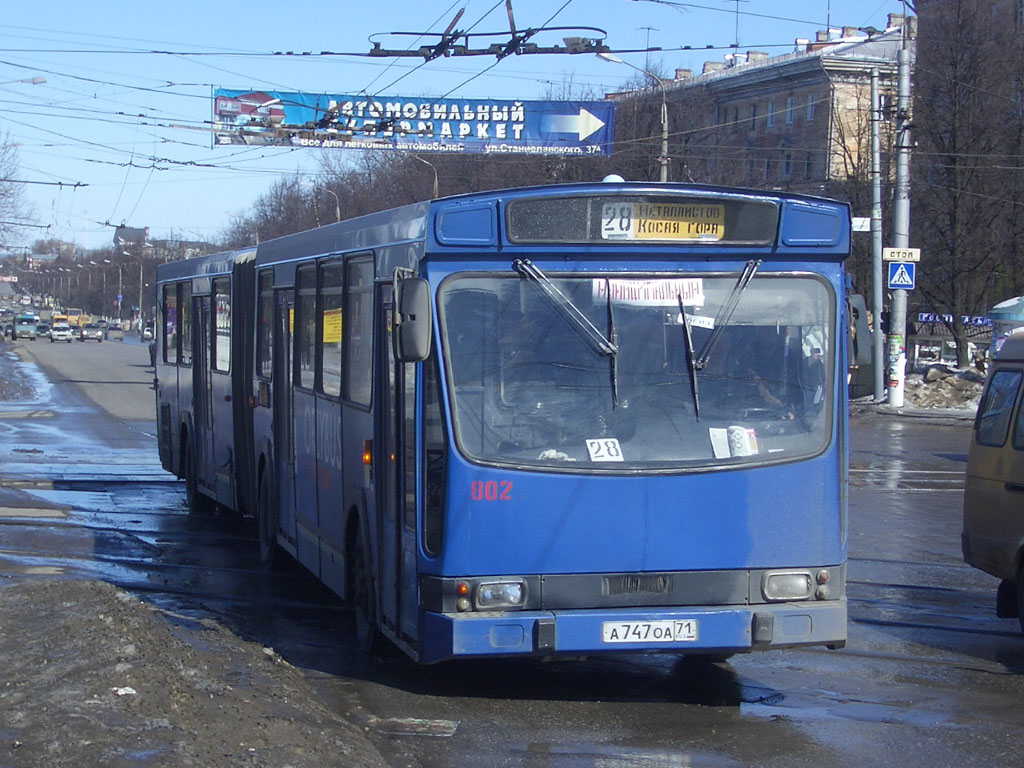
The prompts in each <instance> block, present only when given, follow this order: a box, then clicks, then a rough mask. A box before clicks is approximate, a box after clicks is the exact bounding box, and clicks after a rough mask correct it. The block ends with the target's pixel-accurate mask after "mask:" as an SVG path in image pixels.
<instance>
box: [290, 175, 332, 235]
mask: <svg viewBox="0 0 1024 768" xmlns="http://www.w3.org/2000/svg"><path fill="white" fill-rule="evenodd" d="M299 186H300V187H308V188H310V189H312V190H314V191H317V190H320V191H323V192H326V193H327V194H329V195H331V196H332V197H333V198H334V220H335V221H341V200H340V199H339V198H338V193H337V192H335V191H334V190H333V189H328V188H327V187H318V186H317V185H316V184H314V183H313V182H312V181H300V182H299ZM315 200H316V198H314V201H315ZM317 226H320V225H319V222H318V223H317Z"/></svg>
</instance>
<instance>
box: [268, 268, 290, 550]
mask: <svg viewBox="0 0 1024 768" xmlns="http://www.w3.org/2000/svg"><path fill="white" fill-rule="evenodd" d="M294 329H295V291H294V290H293V289H291V288H288V289H286V290H282V291H278V292H277V293H276V294H275V295H274V357H273V359H274V375H273V381H274V390H273V400H274V462H275V464H276V465H277V466H276V468H275V469H276V473H277V474H276V475H275V479H276V480H277V483H276V485H277V510H278V523H279V526H280V529H281V532H282V533H283V534H284V535H285V537H287V539H288V540H289V541H290V542H291V543H292V544H294V543H295V439H294V433H293V429H292V412H293V408H292V371H293V370H294V367H293V365H292V334H293V332H294Z"/></svg>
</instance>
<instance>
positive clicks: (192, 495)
mask: <svg viewBox="0 0 1024 768" xmlns="http://www.w3.org/2000/svg"><path fill="white" fill-rule="evenodd" d="M182 443H183V448H184V455H183V457H182V466H183V467H184V471H185V499H186V501H187V502H188V511H189V513H190V514H192V515H197V516H198V515H208V514H210V512H212V510H213V500H212V499H210V498H208V497H206V496H204V495H203V494H202V493H201V492H200V491H199V479H198V478H197V477H196V472H197V470H196V458H195V451H193V450H192V441H191V440H190V439H189V438H188V436H186V438H185V440H183V441H182Z"/></svg>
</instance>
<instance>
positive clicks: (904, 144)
mask: <svg viewBox="0 0 1024 768" xmlns="http://www.w3.org/2000/svg"><path fill="white" fill-rule="evenodd" d="M897 72H898V79H899V83H898V90H897V93H896V195H895V200H894V202H893V215H892V230H893V237H892V244H893V246H894V247H896V248H906V247H907V246H909V245H910V51H909V50H907V47H906V42H905V41H904V44H903V47H902V48H901V49H900V51H899V54H898V58H897ZM906 377H907V292H906V291H905V290H902V289H899V288H897V289H893V292H892V309H891V312H890V315H889V405H892V406H895V407H897V408H900V407H902V406H903V387H904V385H905V383H906Z"/></svg>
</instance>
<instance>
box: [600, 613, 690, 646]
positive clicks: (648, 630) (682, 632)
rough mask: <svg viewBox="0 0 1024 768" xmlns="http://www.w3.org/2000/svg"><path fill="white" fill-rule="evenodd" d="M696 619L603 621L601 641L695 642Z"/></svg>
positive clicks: (611, 642) (615, 642)
mask: <svg viewBox="0 0 1024 768" xmlns="http://www.w3.org/2000/svg"><path fill="white" fill-rule="evenodd" d="M697 624H698V622H697V620H696V619H658V620H656V621H603V622H601V642H603V643H610V644H619V643H694V642H696V641H697V629H698V626H697Z"/></svg>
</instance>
